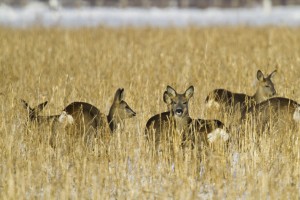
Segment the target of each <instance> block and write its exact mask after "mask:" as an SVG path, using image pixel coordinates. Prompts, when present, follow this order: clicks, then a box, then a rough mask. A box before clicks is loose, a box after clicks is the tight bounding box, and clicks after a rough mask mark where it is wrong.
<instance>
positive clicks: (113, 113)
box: [59, 88, 136, 135]
mask: <svg viewBox="0 0 300 200" xmlns="http://www.w3.org/2000/svg"><path fill="white" fill-rule="evenodd" d="M64 113H66V114H64ZM135 115H136V113H135V112H134V111H133V110H132V109H131V108H130V107H129V106H128V104H127V103H126V102H125V101H124V89H123V88H119V89H118V90H117V91H116V93H115V97H114V101H113V104H112V105H111V107H110V110H109V114H108V115H107V116H106V115H105V114H103V113H101V112H100V111H99V109H98V108H96V107H95V106H93V105H91V104H89V103H85V102H73V103H71V104H69V105H68V106H67V107H66V108H65V109H64V110H63V113H62V115H61V116H60V117H59V121H63V120H64V118H65V117H66V116H67V117H70V116H71V117H72V119H73V120H74V123H73V124H74V125H75V128H76V130H77V131H78V132H77V133H79V134H80V135H82V134H89V132H90V131H91V130H94V131H97V130H98V129H105V130H107V129H108V132H110V133H113V132H115V131H116V130H117V129H118V128H123V126H124V119H126V118H131V117H134V116H135Z"/></svg>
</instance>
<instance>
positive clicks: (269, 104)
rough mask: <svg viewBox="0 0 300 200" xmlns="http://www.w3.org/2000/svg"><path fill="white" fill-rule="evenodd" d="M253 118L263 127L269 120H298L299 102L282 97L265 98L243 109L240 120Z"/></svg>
mask: <svg viewBox="0 0 300 200" xmlns="http://www.w3.org/2000/svg"><path fill="white" fill-rule="evenodd" d="M246 119H252V120H255V121H254V122H255V123H256V125H257V124H260V125H261V126H262V128H263V129H265V126H267V125H268V123H269V122H270V120H272V122H273V123H275V124H278V123H282V122H290V121H293V120H294V121H295V122H300V104H299V103H297V102H296V101H294V100H292V99H288V98H284V97H274V98H270V99H267V100H266V101H263V102H261V103H259V104H256V105H255V106H252V107H251V108H249V110H248V111H246V110H245V111H244V112H243V114H242V118H241V120H242V121H244V120H246Z"/></svg>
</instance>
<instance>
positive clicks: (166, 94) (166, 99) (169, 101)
mask: <svg viewBox="0 0 300 200" xmlns="http://www.w3.org/2000/svg"><path fill="white" fill-rule="evenodd" d="M163 98H164V102H165V103H166V104H168V105H170V104H171V103H172V98H171V97H170V94H169V93H168V92H167V91H165V92H164V97H163Z"/></svg>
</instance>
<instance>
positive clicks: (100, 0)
mask: <svg viewBox="0 0 300 200" xmlns="http://www.w3.org/2000/svg"><path fill="white" fill-rule="evenodd" d="M2 2H3V3H6V4H8V5H12V6H22V5H26V4H28V3H32V2H43V3H48V4H49V5H51V6H55V4H57V5H61V6H63V7H78V6H79V7H80V6H108V7H145V8H147V7H159V8H165V7H179V8H208V7H220V8H232V7H255V6H259V5H265V6H267V5H271V4H272V5H273V6H279V5H280V6H286V5H298V4H300V0H272V1H271V0H40V1H37V0H35V1H34V0H2Z"/></svg>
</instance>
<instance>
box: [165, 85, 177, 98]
mask: <svg viewBox="0 0 300 200" xmlns="http://www.w3.org/2000/svg"><path fill="white" fill-rule="evenodd" d="M166 92H167V93H168V95H170V96H172V97H175V96H176V95H177V92H176V91H175V90H174V89H173V88H172V87H171V86H169V85H168V86H167V90H166Z"/></svg>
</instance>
